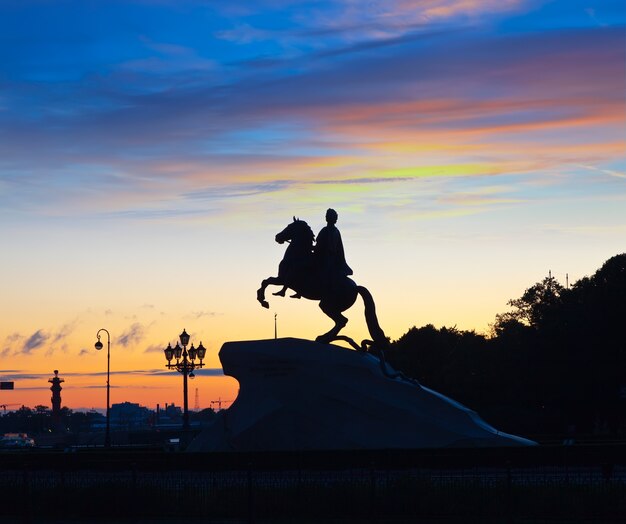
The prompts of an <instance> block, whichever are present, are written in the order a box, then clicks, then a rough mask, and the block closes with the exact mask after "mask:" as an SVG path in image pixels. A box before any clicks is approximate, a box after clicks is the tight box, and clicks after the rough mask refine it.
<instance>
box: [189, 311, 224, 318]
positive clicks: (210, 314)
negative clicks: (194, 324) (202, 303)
mask: <svg viewBox="0 0 626 524" xmlns="http://www.w3.org/2000/svg"><path fill="white" fill-rule="evenodd" d="M220 315H223V313H216V312H215V311H192V312H191V313H190V314H189V315H187V316H186V318H191V319H194V320H199V319H201V318H203V317H217V316H220Z"/></svg>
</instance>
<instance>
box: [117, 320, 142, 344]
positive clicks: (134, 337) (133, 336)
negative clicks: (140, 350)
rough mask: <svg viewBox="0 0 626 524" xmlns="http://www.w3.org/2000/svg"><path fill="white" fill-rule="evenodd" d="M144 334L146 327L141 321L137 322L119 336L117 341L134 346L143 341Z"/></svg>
mask: <svg viewBox="0 0 626 524" xmlns="http://www.w3.org/2000/svg"><path fill="white" fill-rule="evenodd" d="M144 336H145V329H144V327H143V326H142V325H141V324H140V323H139V322H135V323H134V324H132V325H131V326H130V327H129V328H128V329H127V330H126V331H124V332H123V333H122V334H121V335H120V336H119V337H118V339H117V341H116V343H117V344H119V345H121V346H123V347H128V346H132V345H135V344H138V343H139V342H141V341H142V340H143V338H144Z"/></svg>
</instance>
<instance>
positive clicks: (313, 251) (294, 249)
mask: <svg viewBox="0 0 626 524" xmlns="http://www.w3.org/2000/svg"><path fill="white" fill-rule="evenodd" d="M326 221H327V223H328V224H327V225H326V226H325V227H324V228H323V229H322V230H321V231H320V233H319V235H318V236H317V242H316V245H315V246H313V240H314V239H315V235H314V234H313V231H312V230H311V228H310V227H309V225H308V224H307V223H306V222H305V221H304V220H300V219H298V218H296V217H293V221H292V222H291V223H290V224H289V225H288V226H287V227H286V228H285V229H283V230H282V231H281V232H280V233H278V234H277V235H276V242H278V243H279V244H283V243H284V242H288V243H289V245H288V246H287V249H286V250H285V255H284V257H283V259H282V261H281V262H280V264H279V266H278V276H276V277H269V278H266V279H265V280H263V281H262V282H261V287H260V288H259V289H258V290H257V300H258V301H259V302H260V303H261V305H262V306H263V307H264V308H269V303H268V302H267V300H266V299H265V289H266V288H267V286H270V285H276V286H283V287H282V289H281V290H280V291H278V292H276V293H274V295H278V296H285V292H286V290H287V288H290V289H293V290H294V291H295V294H294V295H292V298H301V297H304V298H307V299H309V300H319V306H320V309H321V310H322V311H323V312H324V313H326V315H328V316H329V317H330V318H331V319H332V320H333V321H334V322H335V325H334V327H333V328H332V329H331V330H330V331H328V332H327V333H324V334H323V335H320V336H318V337H317V338H316V339H315V340H316V341H317V342H322V343H325V344H328V343H330V342H332V341H334V340H344V341H346V342H348V343H350V344H351V345H352V346H353V347H354V348H355V349H358V350H362V351H372V350H374V351H376V352H380V351H382V350H383V349H384V348H385V347H386V346H387V345H388V339H387V337H386V336H385V333H384V332H383V330H382V329H381V327H380V325H379V324H378V318H377V317H376V307H375V305H374V299H373V298H372V295H371V294H370V292H369V291H368V290H367V289H366V288H365V287H363V286H359V285H357V284H356V283H355V282H354V280H352V279H351V278H349V277H348V275H351V274H352V270H351V269H350V267H349V266H348V264H347V263H346V260H345V256H344V251H343V244H342V241H341V235H340V233H339V230H338V229H337V228H336V227H335V223H336V222H337V212H336V211H335V210H334V209H329V210H328V211H327V213H326ZM357 295H361V298H362V299H363V303H364V305H365V321H366V323H367V328H368V330H369V333H370V336H371V337H372V340H364V341H363V342H362V343H361V345H360V346H359V345H358V344H357V343H356V342H354V340H352V339H351V338H349V337H346V336H340V335H339V332H340V331H341V330H342V329H343V327H344V326H345V325H346V324H347V323H348V319H347V318H346V317H344V316H343V315H342V312H344V311H346V310H347V309H349V308H350V307H351V306H352V305H353V304H354V302H355V301H356V297H357Z"/></svg>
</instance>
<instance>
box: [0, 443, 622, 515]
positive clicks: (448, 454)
mask: <svg viewBox="0 0 626 524" xmlns="http://www.w3.org/2000/svg"><path fill="white" fill-rule="evenodd" d="M13 522H15V523H20V524H21V523H28V524H83V523H87V522H89V523H95V524H98V523H100V524H112V523H116V524H118V523H119V524H126V523H128V524H130V523H131V522H132V523H136V524H172V523H177V522H185V523H187V524H195V523H200V522H202V523H232V524H235V523H237V524H238V523H244V522H245V523H248V522H256V523H266V524H283V523H291V522H297V523H303V524H318V523H330V524H334V523H347V524H352V523H357V522H358V523H362V522H365V523H369V522H371V523H380V524H387V523H388V524H401V523H402V524H404V523H409V522H411V523H413V522H417V523H420V522H423V523H425V524H436V523H440V524H457V523H468V522H469V523H471V522H476V523H485V524H491V523H499V522H503V523H515V524H530V523H533V524H543V523H551V524H565V523H576V524H579V523H588V522H606V523H612V522H615V523H617V522H626V445H624V444H620V443H614V444H606V443H605V444H602V445H574V446H539V447H534V448H509V449H506V448H499V449H454V450H380V451H335V452H300V453H197V454H196V453H176V452H163V451H155V450H141V449H131V448H120V449H115V448H114V449H111V450H102V449H91V450H74V451H47V452H42V451H37V450H31V451H26V452H14V453H2V454H0V523H2V524H4V523H6V524H11V523H13Z"/></svg>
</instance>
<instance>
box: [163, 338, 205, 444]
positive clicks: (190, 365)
mask: <svg viewBox="0 0 626 524" xmlns="http://www.w3.org/2000/svg"><path fill="white" fill-rule="evenodd" d="M179 338H180V344H179V343H178V342H177V343H176V346H175V347H172V345H171V344H168V345H167V347H166V348H165V349H164V350H163V352H164V353H165V360H167V364H166V367H167V368H168V369H175V370H176V371H178V372H179V373H182V374H183V431H185V432H187V431H188V430H189V402H188V400H187V399H188V395H187V377H189V378H193V377H194V376H195V375H194V373H193V370H194V369H199V368H201V367H203V366H204V364H203V363H202V359H204V356H205V355H206V348H205V347H204V346H203V345H202V342H200V345H199V346H198V347H197V348H196V347H194V346H193V344H191V347H190V348H189V350H187V346H188V345H189V338H190V337H189V335H188V334H187V331H185V330H184V329H183V332H182V333H181V334H180V335H179ZM181 344H182V347H180V345H181ZM196 359H198V361H197V362H196ZM172 360H176V362H172Z"/></svg>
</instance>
